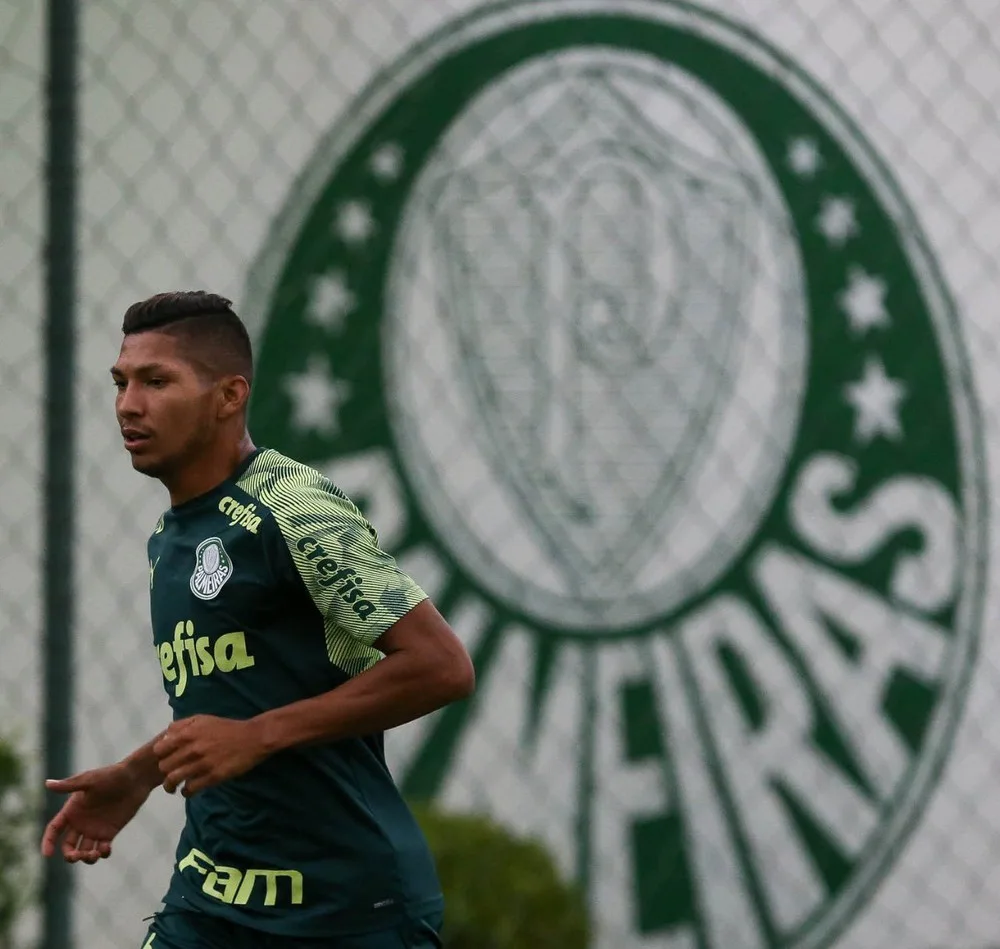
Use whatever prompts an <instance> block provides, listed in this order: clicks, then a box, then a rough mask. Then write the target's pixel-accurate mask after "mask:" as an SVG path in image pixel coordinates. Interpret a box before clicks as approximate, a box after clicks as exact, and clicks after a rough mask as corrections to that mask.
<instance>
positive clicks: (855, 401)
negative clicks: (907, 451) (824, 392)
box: [844, 356, 906, 444]
mask: <svg viewBox="0 0 1000 949" xmlns="http://www.w3.org/2000/svg"><path fill="white" fill-rule="evenodd" d="M844 398H845V399H846V400H847V403H848V404H849V405H850V406H851V407H852V408H853V409H854V412H855V415H854V437H855V438H856V439H857V440H858V441H860V442H862V443H864V444H868V443H869V442H871V441H872V440H873V439H875V438H876V437H879V436H881V437H883V438H887V439H889V440H890V441H899V440H900V439H901V438H902V437H903V426H902V423H901V422H900V419H899V407H900V403H901V402H902V401H903V400H904V399H905V398H906V386H905V385H904V384H903V383H902V382H900V381H899V380H898V379H890V378H889V376H888V375H886V371H885V366H883V365H882V361H881V360H880V359H878V358H877V357H874V356H873V357H869V359H868V360H867V361H866V362H865V370H864V374H863V375H862V377H861V379H859V380H858V381H857V382H852V383H850V384H849V385H848V386H847V387H846V388H845V390H844Z"/></svg>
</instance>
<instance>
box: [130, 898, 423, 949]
mask: <svg viewBox="0 0 1000 949" xmlns="http://www.w3.org/2000/svg"><path fill="white" fill-rule="evenodd" d="M440 931H441V920H440V919H421V920H416V921H413V922H407V923H404V924H402V925H401V926H399V927H397V928H395V929H386V930H382V931H380V932H374V933H359V934H357V935H353V936H328V937H325V938H324V937H315V938H312V937H310V938H302V937H299V936H276V935H274V934H273V933H265V932H260V931H259V930H256V929H249V928H247V927H246V926H240V925H238V924H237V923H233V922H230V921H229V920H226V919H221V918H220V917H218V916H209V915H208V914H207V913H194V912H190V911H188V910H183V909H174V908H172V907H169V906H168V907H166V908H165V909H163V910H162V911H161V912H160V913H158V914H157V915H156V917H155V918H154V920H153V923H152V925H151V926H150V927H149V932H148V933H147V934H146V941H145V942H143V944H142V949H441V937H440V936H439V935H438V933H439V932H440Z"/></svg>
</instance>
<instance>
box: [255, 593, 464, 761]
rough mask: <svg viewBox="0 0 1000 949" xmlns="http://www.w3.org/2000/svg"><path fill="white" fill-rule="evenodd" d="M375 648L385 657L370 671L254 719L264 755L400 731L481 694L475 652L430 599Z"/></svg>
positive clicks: (421, 604)
mask: <svg viewBox="0 0 1000 949" xmlns="http://www.w3.org/2000/svg"><path fill="white" fill-rule="evenodd" d="M375 645H376V647H377V648H378V649H379V650H381V651H382V652H383V653H385V658H384V659H382V660H380V661H379V662H377V663H375V665H374V666H372V668H371V669H369V670H368V671H367V672H363V673H361V675H359V676H355V677H354V678H353V679H351V680H350V681H349V682H345V683H344V684H343V685H341V686H338V687H337V688H336V689H334V690H333V691H331V692H327V693H326V694H324V695H318V696H316V697H314V698H310V699H304V700H302V701H300V702H294V703H293V704H291V705H286V706H284V707H282V708H277V709H272V710H271V711H268V712H264V713H263V714H261V715H258V716H257V717H256V718H255V719H252V720H251V724H252V726H253V728H254V733H255V735H256V740H257V741H258V742H259V743H260V745H261V747H262V749H263V750H264V751H265V753H267V754H269V755H270V754H274V753H275V752H276V751H283V750H285V749H287V748H295V747H298V746H300V745H313V744H320V743H323V742H330V741H338V740H340V739H343V738H353V737H357V736H360V735H371V734H373V733H375V732H380V731H385V730H386V729H388V728H395V727H397V726H399V725H404V724H406V723H407V722H411V721H413V720H414V719H417V718H420V717H422V716H424V715H427V714H429V713H430V712H434V711H437V709H439V708H442V707H443V706H445V705H448V704H449V703H451V702H455V701H458V700H459V699H464V698H467V697H468V696H469V695H471V694H472V692H473V690H474V688H475V682H476V676H475V671H474V670H473V667H472V660H471V659H470V658H469V654H468V653H467V652H466V650H465V647H464V646H463V645H462V642H461V641H460V640H459V638H458V637H457V636H456V635H455V633H454V632H453V631H452V629H451V627H450V626H449V625H448V624H447V623H446V622H445V620H444V618H443V617H442V616H441V614H440V613H439V612H438V611H437V609H436V607H435V606H434V604H433V603H431V601H430V600H429V599H428V600H424V601H423V602H422V603H420V604H418V605H417V606H415V607H414V608H413V609H412V610H410V611H409V613H407V614H406V615H405V616H403V617H402V618H401V619H400V620H398V621H397V622H396V623H394V624H393V625H392V626H390V627H389V629H388V630H386V631H385V633H383V634H382V636H381V637H380V638H379V639H378V640H377V641H376V643H375Z"/></svg>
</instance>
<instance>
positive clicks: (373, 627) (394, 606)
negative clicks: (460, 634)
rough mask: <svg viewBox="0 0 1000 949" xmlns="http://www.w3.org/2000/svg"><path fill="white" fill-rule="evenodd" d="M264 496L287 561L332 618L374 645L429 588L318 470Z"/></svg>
mask: <svg viewBox="0 0 1000 949" xmlns="http://www.w3.org/2000/svg"><path fill="white" fill-rule="evenodd" d="M269 494H270V496H269V497H268V498H267V503H268V506H269V507H270V508H271V511H272V513H273V514H274V519H275V522H276V524H277V526H278V529H279V531H280V533H281V535H282V538H283V539H284V542H285V545H286V546H287V548H288V552H289V554H290V555H291V557H290V566H289V569H290V570H292V571H294V573H295V574H297V576H298V577H299V578H301V580H302V583H303V584H304V585H305V588H306V590H307V592H308V593H309V596H310V597H311V598H312V601H313V603H315V605H316V608H317V609H318V610H319V612H320V613H321V614H322V615H323V617H324V619H325V620H326V622H327V624H328V625H329V626H335V627H337V628H339V629H340V630H342V631H344V632H346V633H347V634H348V635H349V636H350V637H351V638H352V639H354V640H356V641H357V642H359V643H362V644H364V645H366V646H371V645H372V644H373V643H374V642H375V641H376V640H377V639H378V638H379V637H380V636H381V635H382V634H383V633H384V632H385V631H386V630H387V629H388V628H389V627H390V626H392V625H393V624H394V623H395V622H396V621H397V620H398V619H400V618H401V617H402V616H404V615H405V614H406V613H408V612H409V611H410V610H411V609H413V607H415V606H416V605H417V604H418V603H420V602H421V601H422V600H424V599H426V596H427V594H426V593H424V591H423V590H421V589H420V587H419V586H418V585H417V584H416V583H415V582H414V581H413V580H412V579H411V578H410V577H409V576H408V575H407V574H405V573H403V571H402V570H400V568H399V566H398V565H397V563H396V560H395V558H394V557H392V556H391V555H390V554H388V553H386V551H384V550H382V548H381V547H380V546H379V543H378V535H377V534H376V532H375V530H374V528H373V527H372V526H371V524H369V523H368V521H367V520H366V519H365V518H364V516H363V515H362V514H361V512H360V511H359V510H358V508H357V507H356V506H355V505H354V503H353V502H352V501H351V500H350V499H349V498H347V497H346V496H345V495H344V494H343V493H342V492H341V491H340V490H339V489H338V488H336V487H335V486H334V485H333V484H332V483H330V482H329V481H327V480H326V479H324V478H322V476H320V475H318V474H317V476H316V477H315V478H314V479H310V481H309V482H308V483H305V484H303V483H301V482H299V483H291V484H281V483H279V484H277V485H275V486H274V488H273V489H272V491H271V492H269Z"/></svg>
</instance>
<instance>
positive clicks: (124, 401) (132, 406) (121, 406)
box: [115, 385, 143, 418]
mask: <svg viewBox="0 0 1000 949" xmlns="http://www.w3.org/2000/svg"><path fill="white" fill-rule="evenodd" d="M137 389H138V387H137V386H134V385H126V386H125V387H124V388H122V389H119V390H118V399H117V402H116V406H115V408H116V409H117V411H118V415H119V416H120V417H121V418H134V417H135V416H137V415H141V414H142V411H143V406H142V399H141V398H140V396H139V393H138V391H137Z"/></svg>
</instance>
